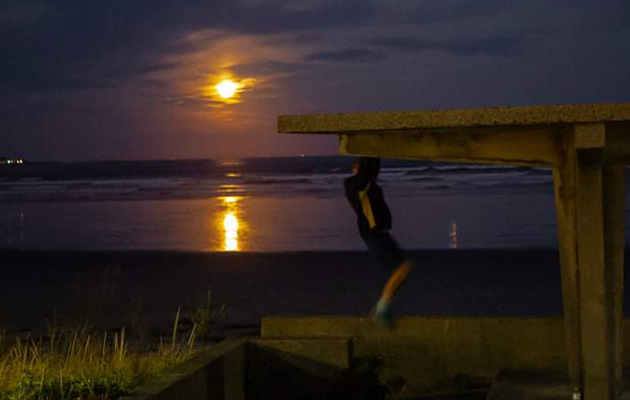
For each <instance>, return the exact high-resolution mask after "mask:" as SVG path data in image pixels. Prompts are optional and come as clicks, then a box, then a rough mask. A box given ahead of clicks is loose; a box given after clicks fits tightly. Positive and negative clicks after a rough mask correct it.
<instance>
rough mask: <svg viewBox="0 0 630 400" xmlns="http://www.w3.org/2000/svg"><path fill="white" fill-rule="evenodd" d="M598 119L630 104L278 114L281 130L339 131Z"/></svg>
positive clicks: (624, 113) (625, 113)
mask: <svg viewBox="0 0 630 400" xmlns="http://www.w3.org/2000/svg"><path fill="white" fill-rule="evenodd" d="M595 122H630V103H618V104H580V105H574V104H571V105H557V106H535V107H500V108H476V109H462V110H435V111H398V112H364V113H350V114H319V115H283V116H279V117H278V132H279V133H330V134H336V133H344V132H369V131H388V130H413V129H444V128H463V127H489V126H508V125H510V126H528V125H530V126H531V125H554V124H575V123H595Z"/></svg>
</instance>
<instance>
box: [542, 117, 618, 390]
mask: <svg viewBox="0 0 630 400" xmlns="http://www.w3.org/2000/svg"><path fill="white" fill-rule="evenodd" d="M563 146H564V150H565V154H566V159H565V160H564V161H565V162H564V163H563V165H561V166H559V167H557V168H555V169H554V184H555V200H556V210H557V219H558V239H559V240H558V243H559V250H560V265H561V270H562V290H563V301H564V318H565V334H566V345H567V356H568V362H569V375H570V378H571V382H572V384H573V385H574V386H577V387H580V388H581V390H582V393H583V395H584V400H595V399H597V400H599V399H602V400H603V399H607V400H608V399H610V400H613V399H618V398H619V395H620V393H621V359H620V355H621V334H620V333H621V325H620V324H621V315H622V310H621V308H622V292H623V281H622V274H623V243H624V238H623V229H624V226H623V214H624V186H623V184H624V172H625V168H624V167H623V166H620V165H605V159H604V156H605V128H604V125H603V124H588V125H578V126H575V128H574V130H572V131H571V132H567V134H566V135H565V143H564V144H563Z"/></svg>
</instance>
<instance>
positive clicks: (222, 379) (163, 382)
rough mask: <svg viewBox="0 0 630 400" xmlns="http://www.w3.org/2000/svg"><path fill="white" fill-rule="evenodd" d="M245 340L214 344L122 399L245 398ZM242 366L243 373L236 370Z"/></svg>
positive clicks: (202, 399) (199, 399)
mask: <svg viewBox="0 0 630 400" xmlns="http://www.w3.org/2000/svg"><path fill="white" fill-rule="evenodd" d="M245 342H246V341H245V340H225V341H223V342H221V343H219V344H217V345H215V346H212V347H210V348H208V349H206V350H204V351H202V352H201V353H200V354H199V355H197V356H196V357H194V358H193V359H191V360H189V361H187V362H185V363H184V364H182V365H179V366H178V367H176V368H173V369H171V370H169V371H167V372H165V373H164V374H162V375H161V376H160V378H159V379H158V380H156V381H153V382H149V383H147V384H145V385H143V386H141V387H139V388H137V389H136V390H134V392H133V393H131V394H130V395H129V396H126V397H123V398H121V400H145V399H151V400H180V399H186V400H208V399H224V398H225V399H227V398H230V399H239V398H244V397H243V396H242V393H243V387H242V382H243V378H242V376H243V361H242V360H243V358H242V356H240V357H239V354H242V348H243V344H244V343H245ZM239 358H240V359H241V361H240V365H239V362H238V361H239ZM226 360H227V361H226ZM239 368H240V375H239V374H238V373H236V372H238V370H239ZM235 382H236V383H235ZM239 394H240V396H239Z"/></svg>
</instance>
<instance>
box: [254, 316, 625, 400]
mask: <svg viewBox="0 0 630 400" xmlns="http://www.w3.org/2000/svg"><path fill="white" fill-rule="evenodd" d="M625 324H626V325H627V324H628V321H625ZM625 332H628V333H630V330H629V329H625ZM324 336H343V337H348V338H353V357H366V356H377V357H379V358H380V359H382V360H383V362H384V367H385V368H384V372H385V375H386V376H401V377H403V378H404V379H405V381H406V382H407V387H406V389H405V392H406V393H419V392H423V391H425V390H427V389H428V388H431V387H432V385H434V384H435V382H438V381H440V380H443V379H447V378H449V377H453V376H455V375H458V374H464V375H467V376H471V377H474V378H482V379H486V380H487V381H488V383H489V382H490V380H491V379H492V378H493V377H494V376H495V374H496V373H497V372H498V371H499V370H501V369H526V370H546V371H558V372H565V371H566V368H567V360H566V352H565V345H564V325H563V320H562V319H561V318H518V317H505V318H486V317H404V318H401V319H400V320H399V323H398V325H397V327H396V328H395V329H394V330H393V331H391V332H388V331H387V330H385V329H384V328H382V327H381V326H378V325H376V324H375V323H374V322H372V321H371V320H370V319H368V318H357V317H326V316H322V317H283V316H271V317H265V318H263V321H262V337H263V338H274V337H283V338H300V337H324ZM626 340H627V339H626ZM629 354H630V352H629V351H628V348H626V350H625V352H624V361H625V362H626V364H628V361H630V357H628V355H629Z"/></svg>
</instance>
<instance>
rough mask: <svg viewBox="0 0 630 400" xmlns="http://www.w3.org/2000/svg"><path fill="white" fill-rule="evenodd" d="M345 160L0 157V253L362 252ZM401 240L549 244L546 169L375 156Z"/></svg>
mask: <svg viewBox="0 0 630 400" xmlns="http://www.w3.org/2000/svg"><path fill="white" fill-rule="evenodd" d="M351 161H352V159H351V158H348V157H339V156H330V157H282V158H251V159H206V160H172V161H170V160H166V161H108V162H83V163H28V162H27V163H25V164H22V165H0V249H2V250H16V249H17V250H69V251H76V250H79V251H92V250H169V251H171V250H174V251H209V252H215V251H218V252H222V251H245V252H292V251H324V250H362V249H364V245H363V243H362V242H361V240H360V238H359V236H358V233H357V228H356V217H355V216H354V214H353V212H352V210H351V209H350V207H349V205H348V204H347V202H346V200H345V198H344V195H343V179H344V178H345V177H347V176H348V174H349V170H350V164H351ZM379 183H380V184H381V186H382V187H383V189H384V191H385V195H386V199H387V201H388V204H389V206H390V208H391V210H392V214H393V218H394V227H393V233H394V235H395V237H396V238H397V240H398V241H399V242H400V244H401V246H403V247H404V248H407V249H414V250H421V249H453V250H455V249H460V248H461V249H482V248H485V249H495V248H532V247H538V248H550V247H554V246H556V223H555V213H554V204H553V182H552V178H551V172H550V170H548V169H539V168H525V167H511V166H479V165H462V164H446V163H428V162H414V161H403V160H384V161H383V165H382V169H381V174H380V177H379Z"/></svg>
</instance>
